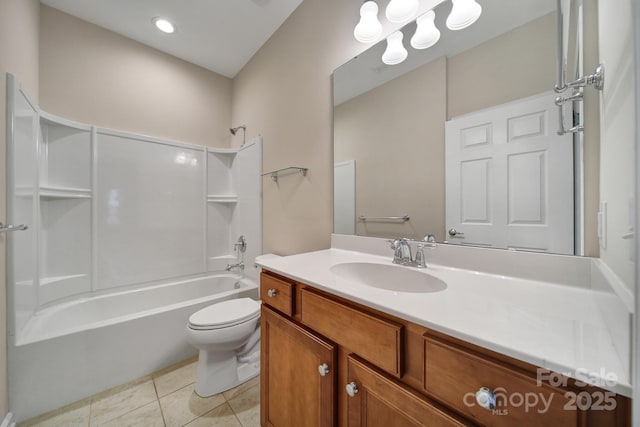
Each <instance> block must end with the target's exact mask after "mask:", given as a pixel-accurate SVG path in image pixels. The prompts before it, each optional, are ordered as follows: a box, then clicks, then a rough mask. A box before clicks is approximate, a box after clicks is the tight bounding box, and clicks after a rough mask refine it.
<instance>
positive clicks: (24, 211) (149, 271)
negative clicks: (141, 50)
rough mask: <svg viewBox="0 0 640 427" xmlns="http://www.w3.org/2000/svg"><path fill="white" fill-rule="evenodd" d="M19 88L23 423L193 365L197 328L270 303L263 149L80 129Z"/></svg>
mask: <svg viewBox="0 0 640 427" xmlns="http://www.w3.org/2000/svg"><path fill="white" fill-rule="evenodd" d="M8 79H9V80H8V91H7V97H8V113H9V123H8V126H7V127H8V128H9V136H10V137H9V138H8V140H7V172H8V174H7V176H8V186H7V188H8V194H7V202H8V221H9V223H14V224H24V225H26V226H28V227H27V228H26V230H22V231H17V230H16V231H14V232H12V233H8V234H7V236H8V240H7V243H8V256H7V279H8V280H7V283H8V304H7V305H8V310H7V311H8V318H7V325H8V329H9V348H8V364H9V407H10V408H11V411H12V412H13V413H14V415H15V418H16V420H17V421H22V420H25V419H28V418H31V417H33V416H36V415H39V414H42V413H44V412H47V411H50V410H52V409H55V408H58V407H61V406H64V405H66V404H69V403H72V402H75V401H77V400H80V399H82V398H85V397H88V396H90V395H92V394H95V393H98V392H100V391H103V390H106V389H109V388H111V387H114V386H116V385H119V384H122V383H125V382H128V381H131V380H134V379H136V378H139V377H142V376H144V375H147V374H150V373H151V372H154V371H156V370H158V369H161V368H163V367H166V366H168V365H171V364H173V363H176V362H179V361H181V360H184V359H186V358H188V357H190V356H194V355H195V354H197V350H196V349H195V348H193V347H192V346H190V345H189V344H188V342H187V340H186V335H185V325H186V324H187V321H188V318H189V316H190V315H191V314H193V313H194V312H196V311H198V310H200V309H202V308H204V307H206V306H208V305H211V304H214V303H216V302H220V301H224V300H229V299H233V298H241V297H250V298H254V299H257V298H258V291H257V273H258V272H257V269H256V268H255V267H253V259H254V258H255V257H256V256H257V255H259V254H260V253H261V249H262V241H261V222H262V220H261V167H262V166H261V163H262V141H261V140H260V138H257V139H254V140H252V141H250V142H249V143H247V144H244V145H242V146H241V147H239V148H237V149H218V148H215V149H214V148H208V147H203V146H198V145H193V144H185V143H182V142H176V141H167V140H163V139H158V138H153V137H148V136H143V135H137V134H132V133H127V132H121V131H115V130H111V129H102V128H97V127H95V126H91V125H85V124H82V123H76V122H72V121H69V120H66V119H63V118H59V117H56V116H53V115H50V114H48V113H46V112H44V111H41V110H40V109H39V108H38V106H37V105H35V104H34V103H33V102H31V101H30V99H29V97H28V95H27V94H26V93H25V92H24V91H23V89H22V88H21V86H20V84H19V83H18V82H17V80H16V79H15V78H14V77H13V76H9V78H8ZM240 236H244V238H245V239H246V242H247V245H246V252H244V253H243V252H241V251H240V250H238V247H237V245H234V243H235V242H236V241H237V239H238V238H239V237H240ZM242 261H244V264H245V265H246V266H247V267H246V268H245V269H244V270H241V269H233V271H225V270H226V267H227V266H228V265H232V264H237V263H239V262H242Z"/></svg>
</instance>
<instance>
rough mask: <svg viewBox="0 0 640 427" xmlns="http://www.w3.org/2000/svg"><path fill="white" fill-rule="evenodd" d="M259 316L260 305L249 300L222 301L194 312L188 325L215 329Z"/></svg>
mask: <svg viewBox="0 0 640 427" xmlns="http://www.w3.org/2000/svg"><path fill="white" fill-rule="evenodd" d="M258 315H260V304H259V303H258V302H256V301H254V300H252V299H251V298H238V299H232V300H228V301H222V302H219V303H217V304H213V305H210V306H208V307H205V308H203V309H202V310H199V311H196V312H195V313H193V314H192V315H191V317H189V324H190V325H191V326H194V327H196V328H207V329H215V328H220V327H223V326H232V325H237V324H238V323H242V322H244V321H246V320H249V319H251V318H254V317H256V316H258Z"/></svg>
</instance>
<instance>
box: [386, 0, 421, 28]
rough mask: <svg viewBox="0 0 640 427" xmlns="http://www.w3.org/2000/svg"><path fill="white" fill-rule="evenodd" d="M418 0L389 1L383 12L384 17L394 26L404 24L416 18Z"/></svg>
mask: <svg viewBox="0 0 640 427" xmlns="http://www.w3.org/2000/svg"><path fill="white" fill-rule="evenodd" d="M419 6H420V4H419V2H418V0H391V1H390V2H389V4H388V5H387V9H386V10H385V15H386V16H387V19H388V20H389V22H393V23H394V24H404V23H405V22H408V21H410V20H411V19H413V18H414V17H415V16H416V13H417V12H418V7H419Z"/></svg>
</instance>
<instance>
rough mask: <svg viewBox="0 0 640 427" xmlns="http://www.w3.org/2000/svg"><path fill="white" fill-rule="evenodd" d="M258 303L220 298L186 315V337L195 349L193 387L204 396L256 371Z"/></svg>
mask: <svg viewBox="0 0 640 427" xmlns="http://www.w3.org/2000/svg"><path fill="white" fill-rule="evenodd" d="M259 320H260V303H258V302H257V301H255V300H252V299H251V298H238V299H232V300H228V301H222V302H219V303H217V304H213V305H210V306H208V307H205V308H203V309H202V310H199V311H197V312H195V313H193V314H192V315H191V316H190V317H189V323H187V328H186V330H187V341H189V343H190V344H191V345H192V346H194V347H196V348H197V349H198V350H199V355H198V365H197V372H196V384H195V390H196V393H197V394H198V395H199V396H202V397H206V396H211V395H214V394H217V393H221V392H223V391H225V390H229V389H230V388H233V387H235V386H237V385H239V384H242V383H243V382H245V381H247V380H249V379H251V378H253V377H255V376H256V375H258V374H259V372H260V323H259Z"/></svg>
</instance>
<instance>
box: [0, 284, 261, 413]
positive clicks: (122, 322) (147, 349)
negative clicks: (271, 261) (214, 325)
mask: <svg viewBox="0 0 640 427" xmlns="http://www.w3.org/2000/svg"><path fill="white" fill-rule="evenodd" d="M243 296H249V297H252V298H257V297H258V292H257V284H256V283H255V282H253V281H251V280H249V279H246V278H245V279H242V280H239V277H238V276H236V275H231V274H221V275H216V276H207V277H200V278H195V279H188V280H179V281H175V282H172V283H165V284H159V285H154V286H152V287H146V288H143V289H136V290H129V291H125V292H118V293H111V294H106V295H99V296H94V297H92V298H84V299H79V300H75V301H69V302H65V303H62V304H58V305H54V306H51V307H48V308H46V309H44V310H42V311H41V312H39V313H37V314H36V315H34V316H32V318H31V319H30V320H29V322H28V324H27V325H26V326H25V328H24V329H23V330H22V331H21V332H20V334H19V336H17V337H15V345H11V346H10V348H9V354H8V356H9V359H10V366H12V369H11V371H10V372H9V407H10V408H11V411H12V412H13V413H14V414H15V416H16V419H17V420H18V421H22V420H25V419H28V418H31V417H33V416H36V415H39V414H42V413H44V412H47V411H50V410H52V409H55V408H58V407H60V406H64V405H66V404H69V403H72V402H75V401H77V400H80V399H82V398H84V397H87V396H90V395H92V394H95V393H97V392H100V391H102V390H106V389H108V388H110V387H113V386H116V385H119V384H123V383H126V382H128V381H131V380H133V379H136V378H139V377H141V376H144V375H147V374H149V373H151V372H154V371H156V370H158V369H161V368H163V367H165V366H168V365H171V364H173V363H176V362H179V361H180V360H183V359H186V358H188V357H190V356H193V355H195V354H196V353H197V352H196V350H195V349H194V348H193V347H191V346H190V345H189V344H188V343H187V341H186V339H185V334H184V328H185V325H186V323H187V320H188V318H189V316H190V315H191V314H192V313H194V312H195V311H197V310H199V309H201V308H203V307H205V306H207V305H210V304H213V303H215V302H219V301H223V300H227V299H232V298H238V297H243Z"/></svg>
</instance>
